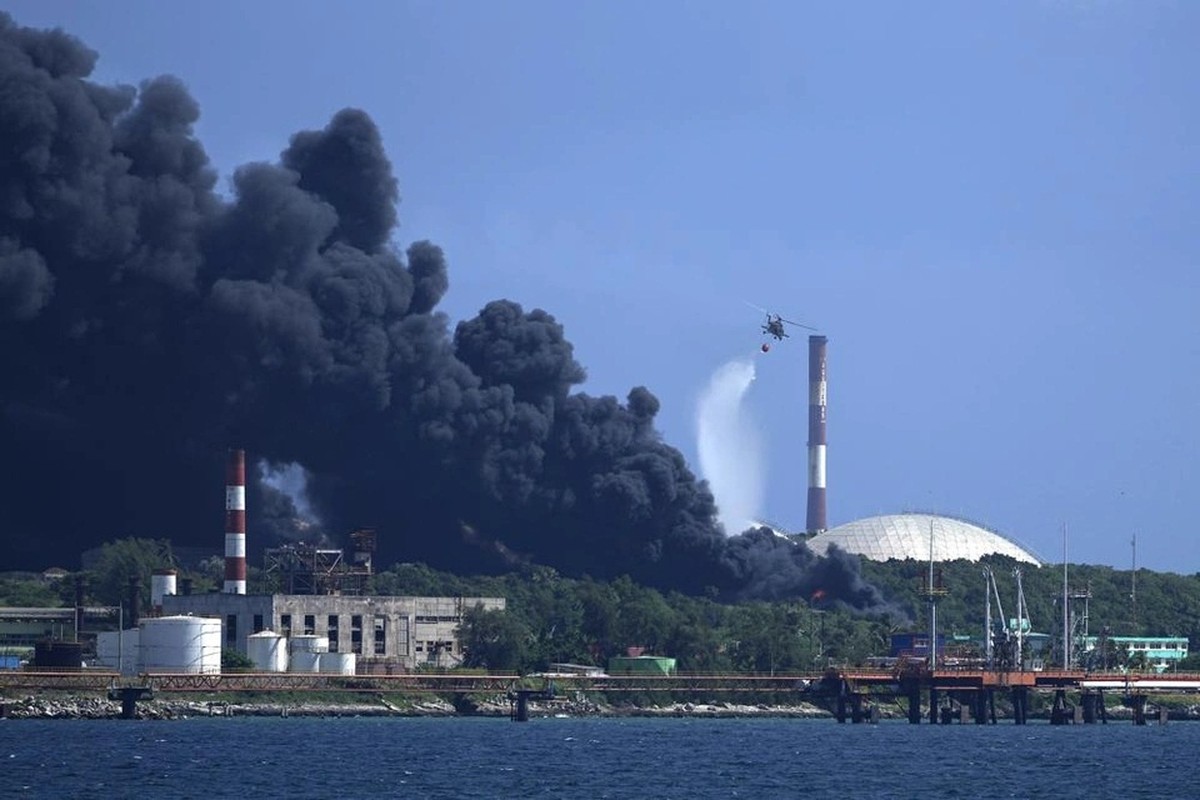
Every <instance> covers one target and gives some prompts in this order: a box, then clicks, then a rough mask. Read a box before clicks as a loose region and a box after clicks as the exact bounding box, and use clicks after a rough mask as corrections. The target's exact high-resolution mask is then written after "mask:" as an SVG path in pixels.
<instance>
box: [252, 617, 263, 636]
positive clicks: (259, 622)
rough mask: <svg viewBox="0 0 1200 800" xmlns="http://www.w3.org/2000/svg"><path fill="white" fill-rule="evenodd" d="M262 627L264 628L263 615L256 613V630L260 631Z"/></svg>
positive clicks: (256, 631)
mask: <svg viewBox="0 0 1200 800" xmlns="http://www.w3.org/2000/svg"><path fill="white" fill-rule="evenodd" d="M262 629H263V615H262V614H255V615H254V632H255V633H258V632H259V631H261V630H262Z"/></svg>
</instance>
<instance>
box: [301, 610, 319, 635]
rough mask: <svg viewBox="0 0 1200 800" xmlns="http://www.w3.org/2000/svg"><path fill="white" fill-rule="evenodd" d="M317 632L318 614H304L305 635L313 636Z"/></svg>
mask: <svg viewBox="0 0 1200 800" xmlns="http://www.w3.org/2000/svg"><path fill="white" fill-rule="evenodd" d="M316 632H317V616H316V614H305V615H304V635H305V636H312V635H313V634H314V633H316Z"/></svg>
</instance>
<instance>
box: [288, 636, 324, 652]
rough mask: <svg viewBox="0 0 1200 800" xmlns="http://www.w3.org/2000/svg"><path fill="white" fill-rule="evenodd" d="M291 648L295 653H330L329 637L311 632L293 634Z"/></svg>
mask: <svg viewBox="0 0 1200 800" xmlns="http://www.w3.org/2000/svg"><path fill="white" fill-rule="evenodd" d="M291 649H292V652H293V653H328V652H329V637H328V636H314V635H312V634H311V633H309V634H304V635H301V636H293V637H292V639H291Z"/></svg>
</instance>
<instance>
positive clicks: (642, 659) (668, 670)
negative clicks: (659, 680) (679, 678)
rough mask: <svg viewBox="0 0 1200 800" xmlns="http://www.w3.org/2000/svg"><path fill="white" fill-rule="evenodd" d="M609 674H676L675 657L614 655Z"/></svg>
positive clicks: (610, 661)
mask: <svg viewBox="0 0 1200 800" xmlns="http://www.w3.org/2000/svg"><path fill="white" fill-rule="evenodd" d="M608 674H609V675H674V674H675V659H673V658H666V657H663V656H613V657H612V658H610V659H609V660H608Z"/></svg>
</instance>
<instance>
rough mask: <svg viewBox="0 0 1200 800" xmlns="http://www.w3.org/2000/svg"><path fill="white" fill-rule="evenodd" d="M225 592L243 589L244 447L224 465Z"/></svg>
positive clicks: (244, 572)
mask: <svg viewBox="0 0 1200 800" xmlns="http://www.w3.org/2000/svg"><path fill="white" fill-rule="evenodd" d="M224 592H225V594H245V593H246V451H245V450H230V451H229V461H228V462H227V463H226V465H225V589H224Z"/></svg>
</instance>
